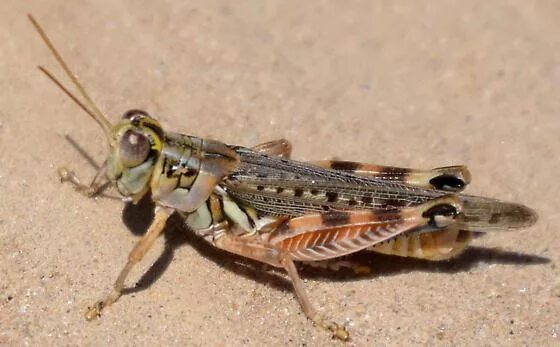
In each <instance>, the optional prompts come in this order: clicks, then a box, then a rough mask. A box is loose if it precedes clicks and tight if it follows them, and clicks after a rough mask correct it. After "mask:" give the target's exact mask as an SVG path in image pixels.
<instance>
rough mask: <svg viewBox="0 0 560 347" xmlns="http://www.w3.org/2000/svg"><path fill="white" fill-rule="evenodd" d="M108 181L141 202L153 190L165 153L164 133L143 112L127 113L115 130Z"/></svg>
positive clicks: (110, 150)
mask: <svg viewBox="0 0 560 347" xmlns="http://www.w3.org/2000/svg"><path fill="white" fill-rule="evenodd" d="M111 134H112V136H111V139H110V141H109V147H110V148H109V157H108V159H107V177H108V178H109V179H110V180H111V181H112V182H113V183H115V185H116V186H117V189H118V190H119V192H120V193H121V195H123V196H125V197H130V198H132V200H133V201H138V200H139V199H140V198H141V197H142V196H143V195H144V194H145V193H146V192H147V191H148V188H149V183H150V178H151V176H152V171H153V168H154V166H155V164H156V162H157V159H158V157H159V155H160V153H161V150H162V144H163V134H164V133H163V129H162V128H161V125H160V124H159V122H158V121H157V120H155V119H153V118H152V117H150V115H148V114H147V113H146V112H144V111H141V110H130V111H127V112H126V113H125V114H124V115H123V117H122V120H121V121H120V122H119V123H117V124H116V125H114V126H113V127H112V129H111Z"/></svg>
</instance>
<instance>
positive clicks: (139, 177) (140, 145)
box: [28, 15, 163, 201]
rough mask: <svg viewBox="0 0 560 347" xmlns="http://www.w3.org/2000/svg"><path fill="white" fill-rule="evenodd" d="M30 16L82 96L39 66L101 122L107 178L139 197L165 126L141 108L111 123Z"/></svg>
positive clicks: (123, 191)
mask: <svg viewBox="0 0 560 347" xmlns="http://www.w3.org/2000/svg"><path fill="white" fill-rule="evenodd" d="M28 17H29V20H30V21H31V24H32V25H33V26H34V27H35V30H37V33H38V34H39V36H41V38H42V40H43V42H44V43H45V45H46V46H47V48H48V49H49V50H50V51H51V53H52V54H53V56H54V57H55V59H56V60H57V61H58V63H59V65H60V66H61V67H62V69H63V70H64V72H65V73H66V75H67V76H68V77H69V78H70V80H71V81H72V84H73V85H74V86H75V87H76V89H77V90H78V92H79V95H81V96H82V100H80V99H79V98H78V97H77V96H75V95H74V94H72V92H70V91H69V90H68V88H66V87H65V86H64V85H63V84H62V83H61V82H60V81H59V80H58V79H57V78H56V77H55V76H54V75H53V74H52V73H50V72H49V71H48V70H47V69H45V68H44V67H42V66H39V69H40V70H41V71H42V72H43V73H45V75H47V77H49V78H50V79H51V80H52V81H53V82H54V83H55V84H56V85H57V86H58V87H59V88H60V89H61V90H62V91H63V92H64V93H65V94H66V95H68V97H70V99H72V100H73V101H74V102H75V103H76V104H77V105H78V106H80V108H81V109H82V110H83V111H84V112H86V113H87V114H88V115H89V116H90V117H91V118H93V119H94V120H95V121H96V122H97V124H99V126H100V127H101V129H102V130H103V133H104V134H105V137H106V138H107V140H108V142H109V157H108V158H107V162H106V167H105V166H104V167H103V168H102V169H101V170H106V171H105V173H106V176H107V178H108V179H109V180H111V181H112V182H113V183H115V184H116V186H117V188H118V189H119V192H120V193H121V194H122V195H123V196H126V197H131V198H132V200H133V201H138V200H140V198H141V197H142V196H143V195H144V194H145V193H146V192H147V191H148V188H149V181H150V177H151V176H152V170H153V168H154V165H155V163H156V161H157V159H158V157H159V153H160V152H161V150H162V143H163V130H162V128H161V125H160V124H159V123H158V122H157V121H156V120H155V119H153V118H152V117H150V116H149V115H148V114H147V113H146V112H144V111H140V110H131V111H128V112H126V113H125V114H124V115H123V117H122V120H121V121H120V122H119V123H117V124H116V125H113V124H111V122H109V120H108V119H107V117H106V116H105V115H104V114H103V112H101V110H100V109H99V108H98V107H97V105H96V104H95V103H94V102H93V100H92V99H91V97H90V96H89V95H88V93H87V92H86V90H85V89H84V87H83V86H82V84H81V83H80V81H78V78H77V77H76V75H75V74H74V73H73V72H72V70H70V68H69V67H68V65H67V64H66V62H65V61H64V59H62V56H61V55H60V53H59V52H58V50H57V49H56V48H55V46H54V45H53V43H52V42H51V40H50V39H49V37H48V36H47V34H46V33H45V31H44V30H43V28H42V27H41V26H40V25H39V23H38V22H37V21H36V20H35V18H33V16H32V15H28ZM100 172H102V171H100ZM98 174H99V173H98ZM96 177H97V176H96Z"/></svg>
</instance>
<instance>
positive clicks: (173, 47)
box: [0, 0, 560, 346]
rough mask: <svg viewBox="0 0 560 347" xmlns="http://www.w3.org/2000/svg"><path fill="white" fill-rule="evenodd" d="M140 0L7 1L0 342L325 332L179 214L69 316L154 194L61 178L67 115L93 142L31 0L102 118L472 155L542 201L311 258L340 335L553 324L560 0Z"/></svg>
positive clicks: (533, 333)
mask: <svg viewBox="0 0 560 347" xmlns="http://www.w3.org/2000/svg"><path fill="white" fill-rule="evenodd" d="M155 3H156V2H148V1H144V2H143V1H132V0H130V1H113V0H105V1H84V2H79V3H78V2H72V3H70V2H68V1H48V2H47V1H43V2H32V1H16V0H12V1H10V0H4V1H1V2H0V19H1V20H0V23H1V24H0V35H1V37H0V39H1V41H0V42H1V43H0V47H2V50H1V52H2V54H1V56H0V76H1V77H0V90H1V93H0V163H1V165H0V194H1V203H0V344H6V345H27V344H29V345H38V344H43V345H94V344H95V345H97V344H99V343H106V344H111V345H154V344H158V345H159V344H161V345H195V346H196V345H231V346H240V345H253V346H257V345H263V344H266V345H308V346H319V345H325V344H339V342H336V341H333V340H331V339H330V337H329V336H328V334H326V333H325V332H323V331H321V330H319V329H317V328H315V327H313V326H312V324H311V323H310V322H308V321H307V319H306V318H305V316H304V315H303V314H302V313H301V312H300V308H299V306H298V304H297V302H296V300H295V299H294V297H293V294H292V292H291V288H290V286H289V283H288V282H287V281H286V280H285V279H284V277H283V275H282V273H281V272H278V273H276V272H270V271H264V270H263V269H262V268H261V267H260V266H259V265H257V264H255V263H253V262H249V261H246V260H243V259H241V258H238V257H235V256H230V255H227V254H225V253H223V252H220V251H216V250H214V249H212V248H210V247H209V246H206V245H205V244H203V243H201V242H199V241H198V240H196V239H195V238H194V237H193V236H191V235H189V234H188V232H187V231H186V230H185V228H183V227H182V226H181V223H180V221H179V220H174V222H173V223H171V225H170V227H169V228H168V229H167V232H166V234H165V238H161V239H160V240H158V241H159V242H158V243H157V245H156V247H155V249H154V250H153V252H152V253H150V254H149V256H148V257H147V258H148V259H146V260H145V261H144V262H143V263H142V265H141V266H140V267H139V268H138V269H137V270H136V271H134V273H133V274H132V276H131V279H130V280H129V285H130V286H132V289H131V290H129V294H128V295H126V296H124V297H123V298H122V299H121V300H120V301H119V302H118V303H117V304H116V305H115V306H114V307H112V308H111V309H109V310H108V311H107V312H106V314H105V315H104V316H103V318H102V319H100V320H97V321H95V322H92V323H87V322H86V321H85V320H84V319H83V317H82V315H83V312H84V309H85V307H86V306H87V305H88V304H90V303H92V302H93V301H94V300H96V299H98V298H100V297H101V296H102V295H103V294H105V293H106V292H107V291H108V289H109V288H110V286H111V284H112V282H113V281H114V279H115V277H116V275H117V273H118V271H119V269H120V267H121V266H122V265H123V264H124V261H125V258H126V254H127V253H128V251H129V250H130V249H131V247H132V245H133V244H134V242H135V240H137V238H138V236H139V235H140V234H141V233H142V232H143V231H144V229H145V227H146V224H147V223H148V222H149V217H150V206H149V204H144V205H142V206H140V207H132V206H127V207H125V208H124V210H123V204H122V202H120V201H118V200H108V199H101V198H99V199H95V200H91V199H89V200H88V199H86V198H84V197H83V196H81V195H79V194H77V193H76V192H74V191H73V189H72V188H71V187H70V186H68V185H61V184H59V183H58V181H57V174H56V168H57V167H59V166H61V165H69V166H71V167H73V168H76V169H77V171H78V172H79V173H80V174H81V175H82V176H83V177H87V178H88V179H89V177H91V176H92V175H93V174H94V172H95V169H94V168H93V166H92V165H91V164H90V163H88V161H87V160H85V159H84V157H83V156H82V155H81V154H80V153H79V152H78V151H77V150H76V146H72V145H71V144H70V141H68V140H67V138H65V136H66V135H69V136H70V137H71V138H72V139H73V140H74V141H75V142H76V143H77V144H79V146H80V147H82V148H83V150H84V151H85V152H87V153H89V154H90V155H91V156H92V157H93V158H94V159H95V161H96V162H97V163H99V162H101V161H102V160H103V159H104V155H105V143H104V142H103V138H102V135H101V132H100V131H99V130H98V128H97V126H96V125H95V124H94V123H93V122H92V121H91V120H90V119H88V117H87V116H86V115H85V114H83V113H82V112H81V111H80V110H79V109H78V108H77V107H76V106H75V105H74V104H73V103H72V102H71V101H70V100H69V99H68V98H66V97H65V96H63V95H62V94H61V92H60V91H59V90H57V89H56V88H54V87H53V85H52V83H50V82H49V81H48V80H47V79H46V78H45V77H44V76H42V75H41V74H40V73H39V72H38V71H37V69H36V68H35V66H36V65H37V64H44V65H47V66H48V67H50V68H51V69H52V70H53V71H54V72H55V73H56V74H57V75H58V76H62V73H61V70H60V69H59V68H58V67H57V66H56V64H55V62H54V60H53V58H52V57H51V56H50V55H49V53H48V52H47V50H46V49H45V47H44V46H43V45H42V43H41V42H40V41H39V39H38V36H37V35H36V34H35V33H34V32H33V30H32V28H31V26H30V24H29V23H28V21H27V19H26V17H25V14H26V13H27V12H33V13H34V14H35V15H36V17H37V18H38V19H40V21H41V22H42V23H43V25H44V26H45V27H46V28H47V30H48V32H49V34H50V35H51V36H52V38H53V40H54V41H55V42H56V44H57V45H58V46H59V48H60V50H61V51H62V52H63V55H64V56H65V57H66V59H67V60H68V61H69V63H70V64H71V66H72V67H74V69H75V70H76V71H77V73H78V74H79V76H80V78H81V79H82V80H83V81H84V83H85V85H86V86H87V88H88V90H89V91H90V92H91V94H92V95H93V97H94V99H95V100H96V101H97V102H98V103H99V105H100V107H101V108H102V109H103V110H105V111H106V112H107V113H108V114H109V115H110V117H111V118H112V119H113V120H116V119H118V117H119V116H120V114H122V112H124V111H125V110H127V109H130V108H142V109H146V110H148V111H149V112H150V113H152V114H153V115H155V116H156V117H158V118H159V119H160V120H161V122H162V123H163V124H164V125H165V126H166V128H167V129H172V130H175V131H182V132H185V133H189V134H193V135H198V136H205V137H211V138H216V139H219V140H222V141H224V142H227V143H236V144H241V145H247V146H249V145H252V144H256V143H259V142H263V141H267V140H271V139H274V138H279V137H286V138H289V139H291V141H292V142H293V144H294V157H295V158H298V159H302V160H311V159H326V158H333V157H335V158H344V159H348V160H360V161H366V162H374V163H383V164H391V165H401V166H402V165H404V166H409V167H425V168H429V167H435V166H442V165H450V164H459V163H465V164H468V165H469V167H470V169H471V171H472V173H473V183H472V185H471V187H470V188H469V192H470V193H475V194H484V195H488V196H493V197H498V198H502V199H508V200H513V201H519V202H523V203H525V204H527V205H528V206H531V207H533V208H535V209H536V210H537V211H538V212H539V215H540V221H539V223H538V224H537V225H536V226H535V227H533V228H532V229H531V230H527V231H520V232H514V233H496V234H493V235H488V236H487V237H486V238H483V239H479V240H476V242H475V243H474V247H473V248H471V249H470V250H469V251H467V252H466V253H465V254H464V255H462V256H461V257H459V258H458V259H455V260H452V261H449V262H444V263H429V262H423V261H415V260H409V259H398V258H394V257H385V256H376V255H370V254H361V255H358V256H357V257H354V258H353V259H354V260H356V261H359V262H361V263H363V264H365V265H369V266H371V267H372V268H373V272H372V273H371V274H368V275H355V274H353V273H351V272H349V271H343V272H339V273H337V272H333V271H324V270H317V269H313V268H309V267H304V268H303V270H302V276H303V277H304V278H305V280H306V285H307V290H308V291H309V294H310V295H311V297H312V299H313V301H314V302H315V303H316V305H317V306H318V307H320V309H321V310H322V311H324V312H326V313H327V314H329V315H331V316H334V317H337V319H338V320H339V321H340V322H343V323H344V324H346V325H347V326H348V328H349V330H350V332H351V334H352V340H351V342H350V344H355V345H361V346H364V345H374V344H375V345H426V344H430V345H558V344H559V343H560V341H559V339H560V337H559V334H560V320H559V318H558V316H559V313H560V277H559V274H560V270H559V268H558V267H557V265H556V264H557V263H558V261H559V260H560V259H559V258H560V256H559V254H560V241H559V240H560V239H559V238H558V235H557V234H558V228H559V227H558V225H560V214H559V213H558V202H557V201H558V199H557V196H558V195H557V194H558V179H557V175H558V172H560V161H559V160H558V152H559V150H560V136H559V133H560V98H559V97H558V91H559V87H560V21H558V18H560V4H559V3H558V2H555V1H522V0H519V1H491V2H489V1H430V2H422V4H420V2H409V1H402V2H401V1H391V2H378V3H376V4H374V3H373V2H370V1H363V2H358V1H355V2H332V3H329V2H319V1H309V2H300V1H290V2H285V1H279V2H267V3H266V4H265V3H263V2H261V1H244V2H236V4H235V5H232V4H231V3H230V2H227V1H207V2H205V4H204V5H202V3H201V2H200V3H199V2H196V3H195V2H184V1H164V2H159V3H158V4H157V5H156V4H155ZM121 210H122V211H123V212H122V213H121ZM123 222H124V223H123ZM135 283H137V284H136V287H135Z"/></svg>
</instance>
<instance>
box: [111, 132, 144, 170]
mask: <svg viewBox="0 0 560 347" xmlns="http://www.w3.org/2000/svg"><path fill="white" fill-rule="evenodd" d="M148 154H150V141H149V140H148V138H147V137H146V136H145V135H143V134H141V133H139V132H137V131H134V130H127V131H126V132H125V133H124V134H123V136H122V137H121V141H120V144H119V156H120V158H121V160H122V163H123V165H124V166H126V167H134V166H138V165H140V164H142V163H143V162H144V161H145V160H146V159H147V158H148Z"/></svg>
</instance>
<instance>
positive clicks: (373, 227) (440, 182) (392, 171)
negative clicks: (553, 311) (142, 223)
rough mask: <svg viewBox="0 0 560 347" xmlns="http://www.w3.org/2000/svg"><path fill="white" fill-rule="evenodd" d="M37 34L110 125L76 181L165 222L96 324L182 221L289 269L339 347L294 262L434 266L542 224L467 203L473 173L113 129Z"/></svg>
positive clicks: (488, 202) (97, 310) (101, 120)
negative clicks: (311, 158)
mask: <svg viewBox="0 0 560 347" xmlns="http://www.w3.org/2000/svg"><path fill="white" fill-rule="evenodd" d="M29 19H30V20H31V22H32V24H33V26H34V27H35V29H36V30H37V32H38V33H39V35H40V36H41V38H42V40H43V41H44V43H45V44H46V45H47V47H48V48H49V50H50V51H51V53H52V54H53V55H54V57H55V58H56V60H57V61H58V63H59V65H60V66H61V67H62V69H63V70H64V71H65V73H66V75H67V76H68V77H69V78H70V80H71V81H72V83H73V85H74V86H75V87H76V89H77V90H78V92H79V95H80V96H81V97H82V99H83V101H82V100H79V99H78V97H76V96H74V95H73V94H72V93H71V92H70V91H69V90H68V89H67V88H66V87H65V86H63V85H62V83H61V82H59V80H58V79H57V78H56V77H55V76H54V75H53V74H52V73H50V72H49V71H48V70H47V69H45V68H44V67H42V66H39V69H41V71H42V72H43V73H45V74H46V75H47V77H49V78H50V79H51V80H52V81H53V82H54V83H55V84H56V85H57V86H58V87H59V88H61V90H62V91H63V92H65V93H66V94H67V95H68V96H69V97H70V98H71V99H72V100H73V101H74V102H76V104H77V105H78V106H80V107H81V108H82V109H83V110H84V111H85V112H86V113H87V114H88V115H89V116H91V117H92V118H93V119H94V120H95V121H96V122H97V123H98V125H99V126H100V127H101V129H102V130H103V133H104V134H105V137H106V139H107V145H108V149H109V155H108V157H107V159H106V161H105V163H104V164H103V165H102V167H101V169H100V170H99V171H98V172H97V174H96V175H95V177H94V179H93V180H92V182H91V184H89V185H84V184H82V183H81V181H80V179H79V178H78V176H77V175H76V174H75V173H74V172H73V171H72V170H69V169H66V168H62V169H60V175H61V178H62V180H63V181H68V182H70V183H72V184H73V185H74V187H75V188H76V189H77V190H78V191H80V192H82V193H84V194H85V195H87V196H95V195H97V194H100V193H101V192H102V191H103V189H105V188H106V187H107V186H114V187H116V189H117V190H118V192H119V193H120V194H121V195H122V197H123V199H125V200H126V201H131V202H133V203H136V202H138V201H139V200H140V199H141V198H142V197H143V196H145V195H146V194H148V193H150V194H151V197H152V199H153V201H154V203H155V206H156V207H155V216H154V219H153V222H152V224H151V225H150V227H149V228H148V230H147V231H146V233H145V234H144V235H143V236H142V237H141V238H140V240H138V242H137V243H136V245H135V246H134V248H133V249H132V251H131V252H130V253H129V255H128V261H127V263H126V265H125V266H124V268H123V269H122V270H121V272H120V274H119V275H118V277H117V280H116V282H115V284H114V286H113V289H112V291H111V292H110V293H109V294H108V295H107V296H106V297H105V298H103V299H102V300H100V301H98V302H96V303H95V304H93V305H92V306H91V307H89V308H88V310H87V312H86V315H85V316H86V318H87V319H88V320H91V319H95V318H97V317H100V315H101V312H102V311H103V309H104V308H106V307H107V306H109V305H112V304H113V303H114V302H115V301H117V299H118V298H119V297H120V296H121V294H122V292H123V288H124V284H125V280H126V278H127V276H128V274H129V272H130V270H131V269H132V268H133V267H134V266H135V265H136V264H137V263H138V262H139V261H140V260H141V259H142V258H143V257H144V255H145V254H146V253H147V252H148V250H149V249H150V247H151V246H152V244H153V243H154V241H155V240H156V238H157V237H158V236H159V235H160V234H161V232H162V230H163V229H164V226H165V224H166V221H167V220H168V218H169V217H170V216H171V215H172V214H173V213H178V214H180V215H182V216H183V217H184V221H185V223H186V225H187V226H188V227H189V229H190V230H192V232H194V233H195V234H196V235H198V236H199V237H201V238H203V239H204V240H206V241H208V242H209V243H210V244H212V245H213V246H215V247H218V248H220V249H223V250H226V251H228V252H231V253H233V254H237V255H240V256H243V257H246V258H251V259H254V260H257V261H259V262H263V263H266V264H269V265H271V266H273V267H278V268H283V269H285V271H286V272H287V275H288V277H289V278H290V280H291V282H292V284H293V287H294V292H295V296H296V297H297V299H298V301H299V303H300V305H301V308H302V310H303V312H304V313H305V314H306V316H307V317H308V318H309V319H310V320H311V321H313V322H314V323H315V324H316V325H318V326H320V327H322V328H325V329H327V330H329V331H330V332H331V333H332V334H334V336H336V337H338V338H339V339H341V340H347V339H348V337H349V334H348V332H347V330H346V328H345V327H344V326H343V325H340V324H337V323H336V322H334V321H331V320H328V319H326V318H324V317H323V315H321V314H319V312H318V311H317V310H316V309H315V307H314V306H313V304H312V303H311V301H310V300H309V298H308V296H307V294H306V292H305V289H304V284H303V281H302V280H301V278H300V276H299V275H298V271H297V269H296V266H295V265H294V262H299V261H325V260H329V259H334V258H338V257H342V256H344V255H347V254H351V253H354V252H358V251H362V250H367V251H373V252H379V253H385V254H390V255H397V256H404V257H414V258H421V259H428V260H443V259H450V258H452V257H454V256H456V255H458V254H459V253H461V251H463V250H464V249H465V248H466V247H467V246H468V244H469V242H470V241H471V239H472V238H473V237H474V236H476V235H479V234H480V233H484V232H490V231H498V230H514V229H520V228H526V227H529V226H531V225H533V224H534V223H535V222H536V220H537V215H536V214H535V212H534V211H533V210H531V209H529V208H527V207H525V206H523V205H520V204H516V203H510V202H504V201H500V200H496V199H491V198H485V197H478V196H472V195H466V194H462V193H461V192H462V190H463V189H464V188H465V187H466V186H467V185H468V184H469V183H470V180H471V175H470V173H469V171H468V170H467V168H466V167H465V166H447V167H440V168H435V169H431V170H415V169H408V168H397V167H388V166H379V165H371V164H363V163H355V162H349V161H316V162H301V161H295V160H292V159H290V154H291V145H290V143H289V142H288V141H287V140H284V139H282V140H276V141H272V142H267V143H264V144H261V145H257V146H255V147H252V148H246V147H242V146H233V145H228V144H224V143H222V142H219V141H215V140H210V139H204V138H199V137H195V136H190V135H184V134H181V133H175V132H168V131H165V130H164V128H163V127H162V125H161V124H160V123H159V122H158V121H157V120H156V119H155V118H153V117H151V116H150V115H149V114H148V113H146V112H144V111H141V110H131V111H128V112H126V113H124V115H123V116H122V118H121V119H120V120H119V121H118V122H116V123H111V122H110V121H109V120H108V118H107V117H106V116H105V115H104V114H103V113H102V112H101V111H100V110H99V108H98V107H97V106H96V105H95V103H94V102H93V101H92V99H91V98H90V97H89V95H88V94H87V93H86V91H85V90H84V88H83V87H82V85H81V84H80V82H79V81H78V79H77V78H76V77H75V75H74V73H73V72H72V71H71V70H70V69H69V67H68V66H67V64H66V63H65V62H64V60H63V59H62V57H61V55H60V54H59V53H58V51H57V50H56V48H55V47H54V45H53V44H52V43H51V40H50V39H49V38H48V37H47V35H46V34H45V32H44V31H43V29H42V28H41V26H40V25H39V24H38V23H37V21H36V20H35V19H34V18H33V17H32V16H31V15H29Z"/></svg>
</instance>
